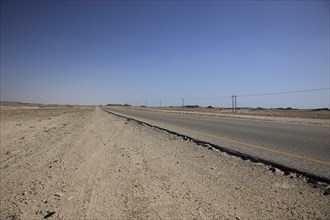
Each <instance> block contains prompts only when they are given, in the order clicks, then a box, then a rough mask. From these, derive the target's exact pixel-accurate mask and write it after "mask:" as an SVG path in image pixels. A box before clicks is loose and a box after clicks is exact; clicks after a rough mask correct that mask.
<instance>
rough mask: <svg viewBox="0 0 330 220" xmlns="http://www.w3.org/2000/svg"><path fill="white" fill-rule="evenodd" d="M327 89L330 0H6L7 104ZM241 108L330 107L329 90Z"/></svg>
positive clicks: (224, 102) (246, 101) (154, 100)
mask: <svg viewBox="0 0 330 220" xmlns="http://www.w3.org/2000/svg"><path fill="white" fill-rule="evenodd" d="M329 87H330V86H329V1H96V2H95V1H94V2H93V1H1V100H2V101H23V102H38V103H62V104H107V103H126V102H127V103H131V104H137V102H139V104H145V102H146V101H148V105H158V103H159V101H158V100H164V101H163V104H164V105H166V104H168V105H176V104H180V103H181V101H180V100H179V99H180V98H186V103H187V104H200V105H213V106H230V105H231V100H230V98H223V99H206V100H192V99H189V98H199V97H201V98H202V97H219V96H230V95H240V94H241V95H245V94H258V93H268V92H269V93H272V92H285V91H295V90H305V89H315V88H329ZM165 99H178V100H177V101H176V100H174V101H172V102H170V101H168V102H166V101H165ZM238 104H239V105H240V106H252V107H256V106H262V107H288V106H290V107H298V108H318V107H329V90H324V91H318V92H310V93H299V94H290V95H276V96H260V97H241V98H240V97H239V98H238Z"/></svg>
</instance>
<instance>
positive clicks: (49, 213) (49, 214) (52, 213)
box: [44, 211, 56, 219]
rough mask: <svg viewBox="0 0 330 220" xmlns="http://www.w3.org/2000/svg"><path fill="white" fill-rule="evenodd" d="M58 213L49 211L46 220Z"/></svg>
mask: <svg viewBox="0 0 330 220" xmlns="http://www.w3.org/2000/svg"><path fill="white" fill-rule="evenodd" d="M55 213H56V212H51V211H47V215H45V216H44V219H46V218H49V217H50V216H52V215H54V214H55Z"/></svg>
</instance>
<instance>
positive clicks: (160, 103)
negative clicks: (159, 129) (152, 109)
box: [159, 100, 162, 108]
mask: <svg viewBox="0 0 330 220" xmlns="http://www.w3.org/2000/svg"><path fill="white" fill-rule="evenodd" d="M161 107H162V100H159V108H161Z"/></svg>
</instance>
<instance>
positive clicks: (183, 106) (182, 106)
mask: <svg viewBox="0 0 330 220" xmlns="http://www.w3.org/2000/svg"><path fill="white" fill-rule="evenodd" d="M182 108H184V98H183V99H182Z"/></svg>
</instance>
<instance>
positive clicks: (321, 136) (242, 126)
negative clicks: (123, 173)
mask: <svg viewBox="0 0 330 220" xmlns="http://www.w3.org/2000/svg"><path fill="white" fill-rule="evenodd" d="M102 109H103V110H105V111H109V112H112V113H116V114H119V115H122V116H125V117H128V118H132V119H136V120H139V121H142V122H145V123H148V124H151V125H154V126H157V127H160V128H164V129H167V130H170V131H173V132H176V133H179V134H182V135H186V136H189V137H192V138H194V139H198V140H200V141H204V142H208V143H211V144H214V145H217V146H220V147H222V148H225V149H228V150H229V151H234V152H239V153H241V154H244V155H249V156H250V157H252V158H257V159H260V160H262V161H268V162H270V163H273V164H277V165H280V166H283V167H286V168H289V169H292V170H296V171H298V172H301V173H305V174H307V175H309V176H314V177H315V178H319V179H321V180H325V181H326V182H330V128H329V126H328V125H326V126H325V125H322V126H321V125H308V124H294V123H283V122H270V121H260V120H251V119H237V118H228V117H214V116H198V115H189V114H177V113H167V112H158V111H157V112H156V111H141V110H136V109H134V110H133V109H130V108H120V107H107V108H102Z"/></svg>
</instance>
